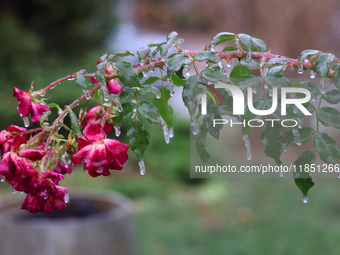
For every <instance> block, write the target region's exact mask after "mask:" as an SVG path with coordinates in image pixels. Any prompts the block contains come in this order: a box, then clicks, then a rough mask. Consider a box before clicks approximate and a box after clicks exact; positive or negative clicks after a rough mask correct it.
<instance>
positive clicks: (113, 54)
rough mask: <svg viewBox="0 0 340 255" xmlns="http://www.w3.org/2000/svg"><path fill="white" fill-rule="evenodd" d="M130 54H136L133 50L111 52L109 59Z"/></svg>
mask: <svg viewBox="0 0 340 255" xmlns="http://www.w3.org/2000/svg"><path fill="white" fill-rule="evenodd" d="M128 56H134V55H133V53H132V52H131V51H128V50H127V51H124V52H114V53H112V54H110V55H109V56H108V57H107V59H108V60H110V59H113V58H118V57H128Z"/></svg>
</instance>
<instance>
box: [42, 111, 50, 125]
mask: <svg viewBox="0 0 340 255" xmlns="http://www.w3.org/2000/svg"><path fill="white" fill-rule="evenodd" d="M50 114H51V111H47V112H44V114H43V115H41V117H40V126H44V121H45V120H46V119H47V117H48V116H49V115H50Z"/></svg>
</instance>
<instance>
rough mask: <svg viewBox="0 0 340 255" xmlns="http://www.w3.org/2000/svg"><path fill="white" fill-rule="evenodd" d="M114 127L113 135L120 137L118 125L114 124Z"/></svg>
mask: <svg viewBox="0 0 340 255" xmlns="http://www.w3.org/2000/svg"><path fill="white" fill-rule="evenodd" d="M114 129H115V135H116V136H117V137H120V134H121V131H120V127H117V126H114Z"/></svg>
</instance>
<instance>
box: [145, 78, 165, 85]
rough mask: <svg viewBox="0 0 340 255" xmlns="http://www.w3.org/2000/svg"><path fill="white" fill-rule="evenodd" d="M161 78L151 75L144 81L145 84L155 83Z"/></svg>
mask: <svg viewBox="0 0 340 255" xmlns="http://www.w3.org/2000/svg"><path fill="white" fill-rule="evenodd" d="M160 79H161V78H159V77H157V76H150V77H149V78H148V79H147V80H146V81H144V82H143V84H152V83H155V82H156V81H159V80H160Z"/></svg>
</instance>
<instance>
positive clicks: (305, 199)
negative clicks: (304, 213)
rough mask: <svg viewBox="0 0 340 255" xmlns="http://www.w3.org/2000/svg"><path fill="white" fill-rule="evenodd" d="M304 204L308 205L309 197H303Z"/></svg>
mask: <svg viewBox="0 0 340 255" xmlns="http://www.w3.org/2000/svg"><path fill="white" fill-rule="evenodd" d="M302 202H304V203H305V204H307V203H308V197H307V196H305V197H303V198H302Z"/></svg>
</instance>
